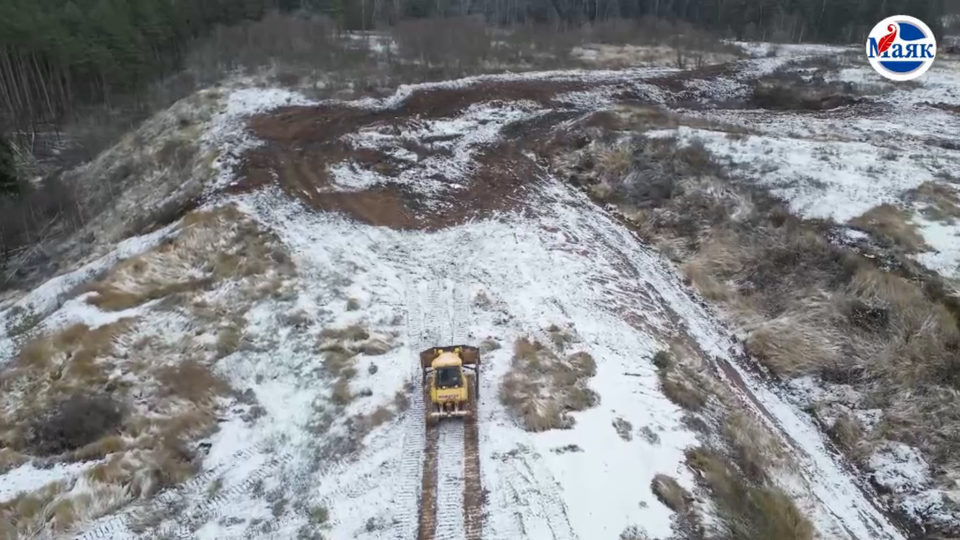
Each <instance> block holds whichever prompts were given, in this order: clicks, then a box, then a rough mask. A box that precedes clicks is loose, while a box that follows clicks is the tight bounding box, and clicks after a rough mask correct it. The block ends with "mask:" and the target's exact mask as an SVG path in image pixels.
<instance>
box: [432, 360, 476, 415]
mask: <svg viewBox="0 0 960 540" xmlns="http://www.w3.org/2000/svg"><path fill="white" fill-rule="evenodd" d="M420 367H421V368H423V388H424V394H425V396H428V401H429V402H428V403H427V404H426V410H427V412H426V415H427V422H430V423H436V422H439V421H440V419H441V418H467V417H470V416H472V415H475V414H476V412H477V394H478V393H479V391H480V349H478V348H476V347H471V346H469V345H447V346H444V347H431V348H429V349H427V350H425V351H423V352H421V353H420Z"/></svg>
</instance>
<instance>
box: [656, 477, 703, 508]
mask: <svg viewBox="0 0 960 540" xmlns="http://www.w3.org/2000/svg"><path fill="white" fill-rule="evenodd" d="M650 490H651V491H653V494H654V495H656V496H657V499H660V502H662V503H663V504H664V505H666V507H667V508H669V509H671V510H673V511H674V512H680V513H683V512H686V511H687V510H689V509H690V506H691V504H692V503H693V496H692V495H690V492H689V491H687V490H686V489H684V488H683V486H681V485H680V484H678V483H677V481H676V480H674V479H673V477H670V476H667V475H665V474H658V475H656V476H654V477H653V481H651V482H650Z"/></svg>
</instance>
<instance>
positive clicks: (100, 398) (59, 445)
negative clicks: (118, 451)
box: [24, 395, 122, 456]
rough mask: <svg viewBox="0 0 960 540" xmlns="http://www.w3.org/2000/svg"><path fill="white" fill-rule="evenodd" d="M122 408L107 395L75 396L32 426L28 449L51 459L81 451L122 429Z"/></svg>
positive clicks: (58, 404)
mask: <svg viewBox="0 0 960 540" xmlns="http://www.w3.org/2000/svg"><path fill="white" fill-rule="evenodd" d="M121 418H122V413H121V411H120V405H119V404H118V403H117V402H115V401H114V400H113V399H112V398H111V397H110V396H107V395H94V396H84V395H75V396H71V397H69V398H67V399H65V400H63V401H61V402H59V403H57V404H55V405H54V406H53V407H52V408H51V409H50V410H48V411H47V412H46V413H45V414H43V416H41V417H40V418H38V419H36V420H35V421H34V422H33V423H32V425H31V426H30V430H29V435H28V436H27V440H26V441H24V442H25V444H26V447H27V448H29V449H30V451H31V452H32V453H35V454H39V455H44V456H49V455H56V454H60V453H62V452H67V451H72V450H76V449H78V448H81V447H83V446H85V445H87V444H89V443H92V442H93V441H96V440H97V439H99V438H101V437H102V436H104V435H105V434H108V433H111V432H115V431H116V430H117V429H118V428H119V426H120V420H121Z"/></svg>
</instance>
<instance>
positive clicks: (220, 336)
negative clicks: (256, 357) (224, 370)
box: [217, 324, 243, 358]
mask: <svg viewBox="0 0 960 540" xmlns="http://www.w3.org/2000/svg"><path fill="white" fill-rule="evenodd" d="M241 339H243V331H242V330H241V329H240V327H239V326H238V325H236V324H230V325H228V326H225V327H223V328H221V329H220V330H219V331H217V357H218V358H223V357H226V356H229V355H231V354H233V353H234V352H236V351H237V349H238V348H239V347H240V340H241Z"/></svg>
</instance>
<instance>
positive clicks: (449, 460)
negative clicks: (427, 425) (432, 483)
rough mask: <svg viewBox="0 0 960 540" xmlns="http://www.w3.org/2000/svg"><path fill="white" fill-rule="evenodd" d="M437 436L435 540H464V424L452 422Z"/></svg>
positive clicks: (443, 424) (443, 425)
mask: <svg viewBox="0 0 960 540" xmlns="http://www.w3.org/2000/svg"><path fill="white" fill-rule="evenodd" d="M435 430H436V432H437V484H436V497H435V498H436V501H437V518H436V528H435V533H434V538H438V539H441V540H448V539H449V540H455V539H456V540H461V539H463V538H464V535H463V511H462V509H463V485H464V481H463V422H462V421H459V420H449V421H444V422H441V423H440V424H439V425H438V426H436V428H435Z"/></svg>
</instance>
